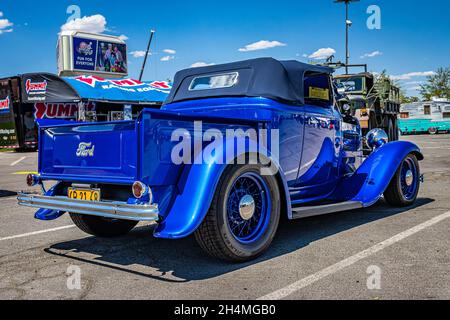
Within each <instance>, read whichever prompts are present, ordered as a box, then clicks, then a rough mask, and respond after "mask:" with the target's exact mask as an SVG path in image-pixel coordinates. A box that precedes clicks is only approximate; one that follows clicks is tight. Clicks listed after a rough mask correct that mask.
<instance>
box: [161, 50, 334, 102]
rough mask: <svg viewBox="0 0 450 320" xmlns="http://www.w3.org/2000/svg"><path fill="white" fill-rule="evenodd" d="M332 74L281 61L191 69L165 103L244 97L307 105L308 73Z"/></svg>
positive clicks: (180, 75)
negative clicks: (306, 74) (213, 83)
mask: <svg viewBox="0 0 450 320" xmlns="http://www.w3.org/2000/svg"><path fill="white" fill-rule="evenodd" d="M333 71H334V70H333V69H331V68H328V67H322V66H316V65H311V64H306V63H302V62H298V61H294V60H292V61H279V60H276V59H273V58H259V59H252V60H246V61H239V62H233V63H227V64H221V65H213V66H207V67H201V68H190V69H185V70H182V71H179V72H178V73H177V74H176V75H175V80H174V85H173V88H172V91H171V93H170V95H169V97H168V98H167V100H166V102H165V103H166V104H168V103H172V102H179V101H184V100H192V99H201V98H213V97H236V96H241V97H265V98H270V99H274V100H278V101H281V102H284V103H289V104H304V103H305V95H304V90H305V89H304V84H303V80H304V77H305V73H307V72H308V73H309V72H310V73H321V74H323V73H326V74H331V73H333ZM220 75H225V78H224V77H222V78H220ZM215 76H218V77H215ZM227 77H228V79H227ZM211 79H213V80H211ZM232 80H233V82H232V83H231V82H230V81H232ZM234 80H235V81H234ZM210 82H215V83H219V84H220V83H222V84H223V83H227V84H228V85H218V86H212V87H211V86H209V85H208V84H210ZM197 84H200V85H203V87H202V86H197ZM231 84H232V85H231ZM205 85H206V87H205Z"/></svg>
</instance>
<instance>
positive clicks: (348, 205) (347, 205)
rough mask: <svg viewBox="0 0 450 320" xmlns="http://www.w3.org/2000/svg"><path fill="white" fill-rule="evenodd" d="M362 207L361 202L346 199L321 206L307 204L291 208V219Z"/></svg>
mask: <svg viewBox="0 0 450 320" xmlns="http://www.w3.org/2000/svg"><path fill="white" fill-rule="evenodd" d="M361 208H364V205H363V204H362V202H358V201H347V202H340V203H333V204H326V205H322V206H309V207H297V208H295V207H294V208H292V219H302V218H309V217H315V216H321V215H324V214H329V213H334V212H341V211H349V210H355V209H361Z"/></svg>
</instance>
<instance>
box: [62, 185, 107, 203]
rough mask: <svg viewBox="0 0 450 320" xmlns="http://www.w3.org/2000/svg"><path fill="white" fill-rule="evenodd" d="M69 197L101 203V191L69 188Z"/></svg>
mask: <svg viewBox="0 0 450 320" xmlns="http://www.w3.org/2000/svg"><path fill="white" fill-rule="evenodd" d="M67 195H68V197H69V198H70V199H74V200H83V201H100V190H91V189H78V188H69V190H68V192H67Z"/></svg>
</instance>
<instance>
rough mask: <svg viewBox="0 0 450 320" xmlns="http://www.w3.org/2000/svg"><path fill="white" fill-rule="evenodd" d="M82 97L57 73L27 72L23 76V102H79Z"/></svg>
mask: <svg viewBox="0 0 450 320" xmlns="http://www.w3.org/2000/svg"><path fill="white" fill-rule="evenodd" d="M79 100H80V97H79V96H78V94H77V93H76V92H75V91H74V89H73V88H71V87H70V86H68V85H67V84H66V83H65V82H64V81H62V80H61V78H59V77H58V76H56V75H53V74H47V73H34V74H25V75H23V77H22V102H23V103H36V102H47V103H48V102H71V101H73V102H78V101H79Z"/></svg>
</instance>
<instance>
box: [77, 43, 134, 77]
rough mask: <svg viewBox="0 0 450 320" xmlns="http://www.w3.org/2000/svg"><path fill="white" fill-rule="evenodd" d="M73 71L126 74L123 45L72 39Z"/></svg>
mask: <svg viewBox="0 0 450 320" xmlns="http://www.w3.org/2000/svg"><path fill="white" fill-rule="evenodd" d="M73 69H74V70H77V71H98V72H106V73H117V74H127V73H128V65H127V46H126V45H125V44H120V43H113V42H108V41H100V40H94V39H86V38H79V37H73Z"/></svg>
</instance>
